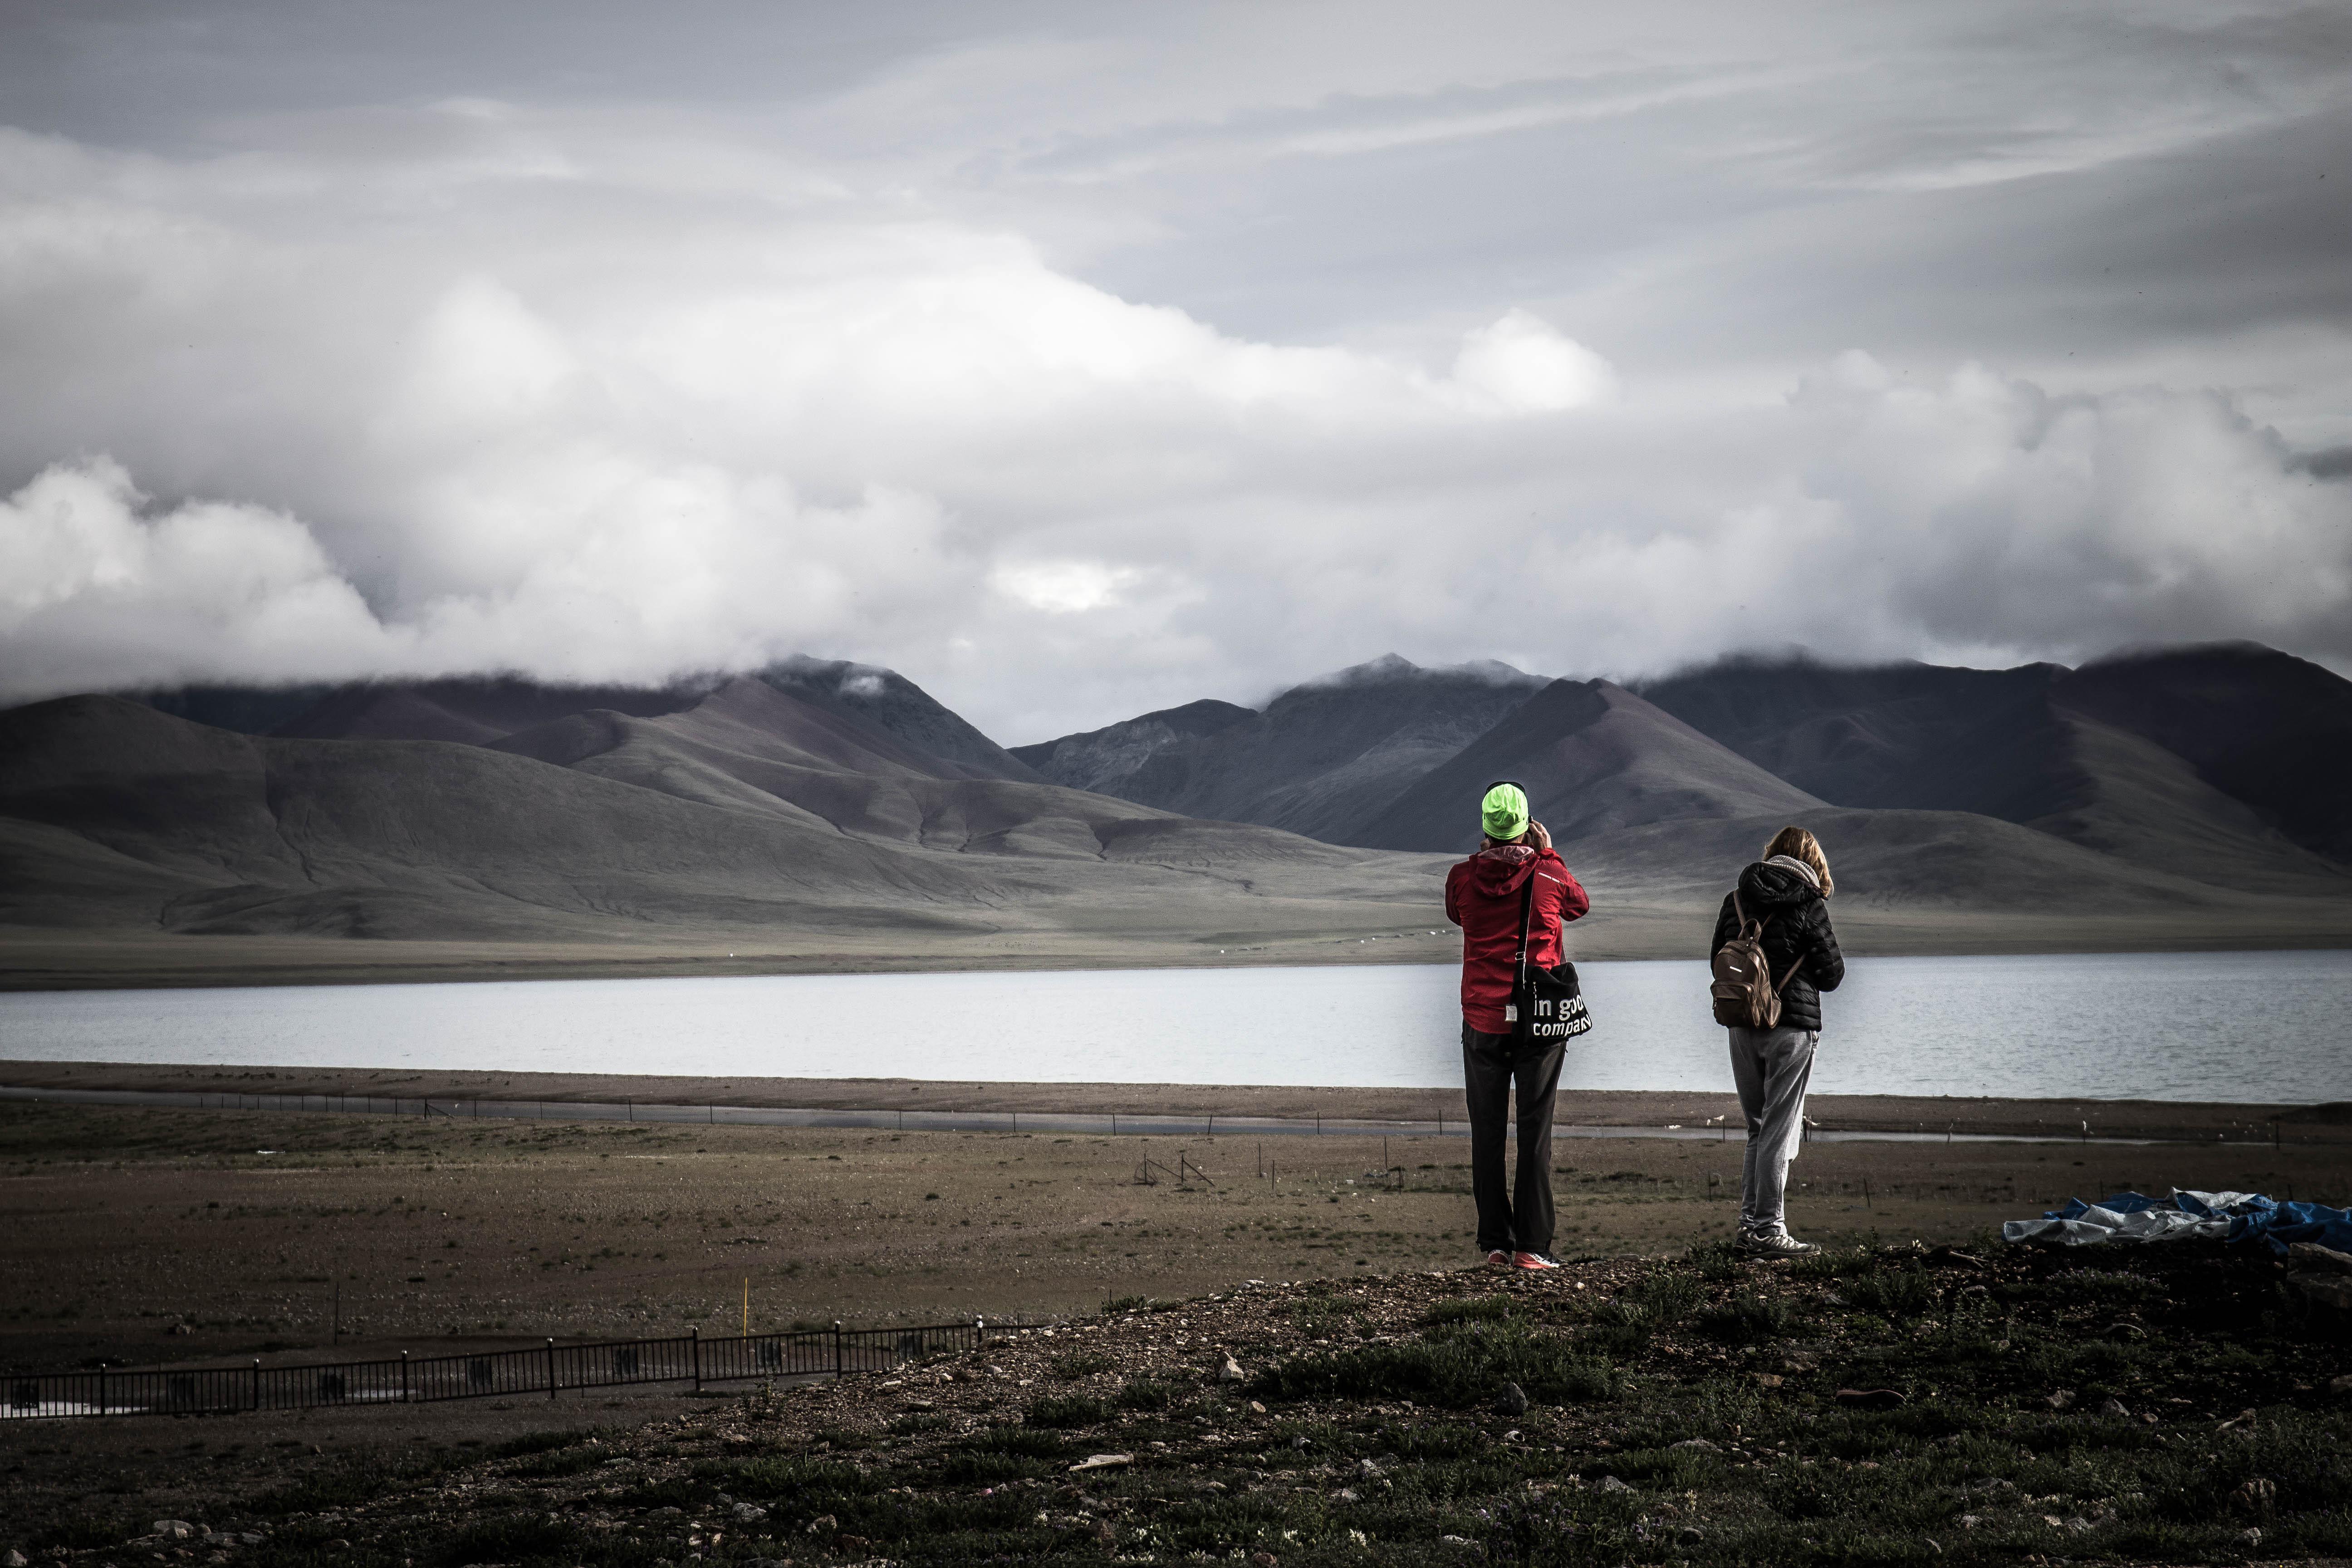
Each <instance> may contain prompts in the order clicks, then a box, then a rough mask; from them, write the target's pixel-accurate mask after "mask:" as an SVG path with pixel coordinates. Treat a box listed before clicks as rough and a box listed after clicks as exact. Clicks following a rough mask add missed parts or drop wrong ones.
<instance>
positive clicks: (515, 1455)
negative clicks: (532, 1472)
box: [487, 1432, 588, 1459]
mask: <svg viewBox="0 0 2352 1568" xmlns="http://www.w3.org/2000/svg"><path fill="white" fill-rule="evenodd" d="M587 1440H588V1434H587V1433H585V1432H525V1433H523V1434H522V1435H521V1436H519V1437H509V1438H508V1439H507V1440H506V1441H505V1442H503V1443H494V1444H492V1445H491V1446H490V1447H489V1448H488V1450H487V1452H488V1455H489V1457H490V1458H494V1459H520V1458H522V1457H523V1456H524V1455H526V1454H549V1453H553V1452H554V1451H555V1450H556V1449H558V1448H569V1447H574V1446H576V1445H578V1444H581V1443H584V1442H586V1441H587Z"/></svg>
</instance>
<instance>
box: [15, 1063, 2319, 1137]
mask: <svg viewBox="0 0 2352 1568" xmlns="http://www.w3.org/2000/svg"><path fill="white" fill-rule="evenodd" d="M0 1088H5V1089H16V1090H30V1091H40V1090H53V1091H54V1090H68V1091H89V1090H97V1091H102V1092H108V1093H173V1094H197V1095H217V1096H226V1097H230V1098H231V1099H234V1097H236V1096H238V1095H247V1096H262V1097H265V1098H268V1097H279V1096H285V1097H305V1096H307V1097H324V1098H328V1099H332V1098H335V1097H339V1096H350V1097H362V1096H373V1097H377V1098H379V1099H383V1100H402V1101H406V1102H407V1103H408V1104H409V1105H410V1106H411V1107H412V1108H414V1107H416V1106H419V1105H420V1104H423V1103H425V1102H430V1101H433V1100H442V1101H447V1102H450V1103H452V1104H455V1103H457V1102H460V1101H471V1100H478V1101H481V1102H483V1103H485V1104H491V1103H498V1104H501V1105H506V1104H514V1103H517V1102H520V1103H525V1104H530V1105H537V1106H543V1107H547V1108H550V1109H553V1110H561V1109H562V1108H563V1107H564V1106H566V1105H576V1106H580V1107H582V1108H583V1110H585V1109H586V1108H588V1107H591V1106H593V1107H600V1108H601V1107H610V1106H618V1105H623V1104H626V1103H628V1102H632V1101H634V1102H635V1103H637V1104H640V1105H645V1106H648V1107H651V1106H665V1107H703V1108H708V1107H727V1108H740V1109H744V1110H775V1111H813V1112H873V1113H877V1114H887V1113H890V1112H898V1111H904V1112H908V1113H914V1114H918V1115H919V1116H921V1117H923V1118H925V1119H926V1120H929V1119H931V1118H936V1117H940V1116H950V1115H959V1114H961V1115H967V1116H994V1115H1015V1116H1018V1115H1034V1116H1037V1117H1040V1118H1041V1119H1053V1118H1077V1119H1087V1120H1088V1121H1091V1120H1093V1119H1099V1118H1104V1117H1108V1116H1110V1115H1113V1114H1116V1115H1119V1116H1134V1117H1137V1118H1139V1119H1147V1120H1144V1121H1142V1123H1141V1124H1140V1125H1139V1126H1138V1127H1137V1128H1136V1129H1135V1131H1134V1134H1133V1135H1137V1136H1154V1135H1162V1134H1163V1133H1165V1134H1168V1135H1192V1133H1193V1132H1194V1130H1193V1129H1191V1128H1189V1127H1175V1128H1161V1127H1159V1126H1156V1125H1153V1124H1152V1121H1153V1120H1156V1119H1162V1118H1166V1119H1181V1120H1185V1121H1190V1120H1192V1119H1202V1120H1204V1121H1205V1119H1207V1118H1211V1117H1214V1118H1216V1119H1217V1120H1219V1121H1224V1120H1226V1119H1231V1121H1232V1122H1233V1127H1232V1129H1231V1131H1230V1133H1229V1134H1228V1135H1231V1136H1246V1135H1248V1134H1249V1132H1250V1131H1253V1129H1252V1128H1251V1127H1250V1125H1249V1123H1251V1122H1267V1121H1283V1122H1301V1121H1318V1120H1319V1121H1326V1122H1328V1123H1330V1124H1331V1130H1332V1131H1333V1132H1334V1134H1335V1135H1336V1134H1339V1133H1342V1132H1344V1133H1347V1134H1349V1135H1359V1136H1360V1135H1363V1134H1364V1133H1365V1132H1366V1131H1370V1132H1371V1133H1372V1134H1373V1135H1378V1134H1379V1132H1380V1131H1381V1127H1382V1124H1388V1125H1390V1126H1396V1125H1398V1124H1413V1123H1428V1124H1432V1125H1444V1124H1447V1123H1458V1122H1459V1121H1461V1120H1462V1116H1463V1110H1462V1095H1461V1091H1460V1090H1459V1089H1351V1088H1317V1087H1313V1086H1286V1085H1201V1084H1146V1083H1131V1084H1130V1083H1022V1082H1009V1081H1008V1082H971V1081H967V1080H961V1079H957V1080H939V1079H881V1078H842V1079H807V1078H761V1077H755V1076H749V1075H745V1076H737V1077H730V1078H723V1079H720V1078H700V1077H686V1076H665V1075H656V1074H643V1075H639V1074H620V1073H529V1072H498V1071H485V1072H449V1071H437V1070H436V1071H412V1070H406V1069H401V1068H256V1067H212V1066H205V1065H191V1064H169V1063H152V1064H151V1063H138V1062H58V1061H24V1060H13V1059H7V1058H0ZM222 1108H223V1109H235V1106H234V1105H228V1106H225V1107H222ZM191 1109H195V1108H191ZM362 1113H363V1112H352V1114H362ZM443 1113H444V1112H442V1111H441V1110H438V1109H437V1108H436V1110H435V1111H434V1112H432V1114H443ZM1806 1113H1807V1118H1808V1120H1809V1121H1810V1122H1811V1124H1812V1125H1813V1127H1815V1128H1816V1129H1818V1130H1819V1131H1822V1132H1828V1133H1848V1132H1895V1133H1906V1134H1911V1135H1914V1136H1922V1137H1932V1136H1933V1135H1935V1134H1937V1133H1948V1134H1949V1135H1952V1136H1956V1137H1969V1138H1972V1139H1976V1138H1986V1137H2012V1138H2035V1139H2044V1138H2068V1139H2070V1140H2071V1139H2079V1140H2080V1141H2082V1142H2098V1141H2101V1140H2107V1141H2117V1140H2141V1139H2145V1140H2153V1141H2163V1142H2176V1141H2183V1140H2188V1141H2197V1142H2216V1143H2221V1142H2226V1143H2232V1144H2247V1143H2273V1142H2300V1143H2312V1142H2328V1143H2333V1142H2352V1102H2347V1101H2334V1102H2321V1103H2315V1104H2294V1103H2288V1102H2278V1101H2267V1102H2260V1103H2231V1102H2221V1101H2211V1100H2178V1101H2176V1100H2088V1099H2071V1100H2070V1099H2052V1100H2036V1099H2022V1098H2011V1097H1993V1096H1987V1097H1971V1098H1960V1097H1947V1096H1907V1095H1835V1094H1827V1095H1814V1096H1811V1097H1810V1098H1809V1099H1808V1100H1807V1102H1806ZM380 1114H384V1115H391V1114H394V1112H393V1111H390V1110H385V1111H383V1112H381V1113H380ZM405 1114H409V1115H424V1114H425V1113H424V1112H422V1111H420V1110H415V1109H412V1110H409V1111H407V1112H406V1113H405ZM428 1119H429V1118H428ZM548 1119H549V1120H555V1121H561V1120H562V1117H561V1116H557V1117H551V1118H548ZM1557 1121H1558V1122H1559V1125H1560V1126H1562V1127H1564V1128H1565V1127H1570V1126H1574V1127H1579V1128H1596V1129H1604V1128H1623V1129H1627V1130H1629V1131H1631V1130H1633V1129H1655V1130H1660V1131H1684V1132H1689V1133H1693V1134H1700V1133H1702V1131H1703V1130H1704V1129H1706V1128H1707V1127H1710V1126H1719V1127H1723V1128H1735V1127H1737V1126H1738V1121H1739V1103H1738V1099H1737V1098H1736V1097H1735V1096H1733V1095H1731V1094H1728V1093H1723V1092H1710V1091H1705V1090H1678V1089H1571V1090H1565V1091H1563V1092H1562V1094H1561V1096H1560V1101H1559V1112H1558V1117H1557ZM926 1130H930V1129H927V1128H925V1127H924V1126H923V1124H922V1123H921V1122H918V1123H916V1124H915V1125H913V1126H910V1127H908V1129H907V1131H926ZM938 1130H940V1131H953V1130H954V1129H945V1128H941V1129H938ZM1257 1130H1258V1131H1270V1129H1263V1128H1261V1129H1257ZM1035 1131H1039V1132H1047V1131H1073V1129H1071V1128H1067V1127H1060V1126H1055V1125H1052V1123H1051V1121H1050V1120H1047V1121H1041V1124H1040V1125H1039V1126H1038V1127H1037V1128H1036V1129H1035ZM1077 1131H1087V1132H1091V1131H1093V1129H1092V1128H1091V1127H1089V1128H1086V1129H1078V1130H1077Z"/></svg>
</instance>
